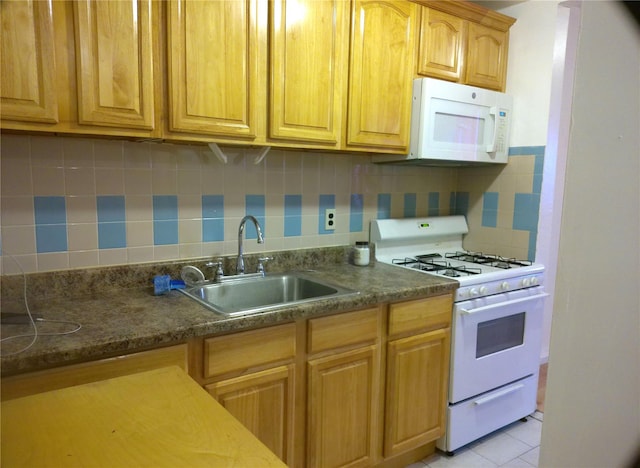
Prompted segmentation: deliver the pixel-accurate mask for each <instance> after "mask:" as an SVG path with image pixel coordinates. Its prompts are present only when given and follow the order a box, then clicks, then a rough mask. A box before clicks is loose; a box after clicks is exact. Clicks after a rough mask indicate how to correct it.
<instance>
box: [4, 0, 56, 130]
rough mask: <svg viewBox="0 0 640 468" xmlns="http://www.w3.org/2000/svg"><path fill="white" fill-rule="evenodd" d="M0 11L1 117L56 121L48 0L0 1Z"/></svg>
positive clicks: (15, 119)
mask: <svg viewBox="0 0 640 468" xmlns="http://www.w3.org/2000/svg"><path fill="white" fill-rule="evenodd" d="M0 13H2V30H1V31H0V34H1V36H0V37H1V39H2V42H1V45H0V47H1V52H2V60H0V66H1V68H2V70H1V72H2V75H1V76H2V87H1V96H0V98H1V101H0V103H1V105H2V119H3V120H4V119H8V120H14V121H18V122H44V123H56V122H57V121H58V99H57V94H56V89H55V65H56V64H55V50H54V47H53V44H54V42H53V12H52V5H51V0H48V1H44V0H43V1H39V2H2V3H0ZM27 51H29V53H26V52H27ZM3 126H4V125H3Z"/></svg>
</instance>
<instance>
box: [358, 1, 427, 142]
mask: <svg viewBox="0 0 640 468" xmlns="http://www.w3.org/2000/svg"><path fill="white" fill-rule="evenodd" d="M417 11H418V7H417V5H415V4H413V3H410V2H400V1H369V0H356V1H354V2H353V4H352V12H351V57H350V69H349V98H348V109H347V119H348V120H347V125H346V127H347V131H346V139H347V141H346V145H347V147H350V146H353V147H358V146H360V147H369V148H375V149H377V150H380V149H382V150H383V151H394V150H397V151H398V152H406V151H407V149H408V147H409V127H410V125H411V123H410V120H411V96H412V89H413V88H412V83H413V71H414V68H415V60H414V56H415V45H416V25H417V18H416V12H417Z"/></svg>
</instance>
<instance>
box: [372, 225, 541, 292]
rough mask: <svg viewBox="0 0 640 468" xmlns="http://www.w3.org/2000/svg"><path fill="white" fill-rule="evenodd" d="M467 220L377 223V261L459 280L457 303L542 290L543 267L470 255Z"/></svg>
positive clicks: (489, 256) (476, 254)
mask: <svg viewBox="0 0 640 468" xmlns="http://www.w3.org/2000/svg"><path fill="white" fill-rule="evenodd" d="M467 232H468V227H467V223H466V219H465V218H464V216H441V217H429V218H405V219H386V220H374V221H372V222H371V242H372V243H374V244H375V252H376V254H375V255H376V260H378V261H379V262H383V263H389V264H392V265H397V266H399V267H403V268H410V269H414V270H416V271H420V272H423V273H428V274H434V275H438V276H446V277H449V278H452V279H455V280H457V281H458V282H459V283H460V288H459V289H458V292H457V294H456V296H457V299H460V300H462V299H465V298H469V297H482V296H485V295H491V294H497V293H501V292H508V291H512V290H516V289H522V288H527V287H532V286H537V285H539V284H541V283H542V279H543V272H544V267H543V266H542V265H540V264H536V263H533V262H530V261H528V260H520V259H515V258H506V257H502V256H500V255H493V254H485V253H481V252H470V251H467V250H465V249H464V248H463V247H462V240H463V236H464V234H466V233H467Z"/></svg>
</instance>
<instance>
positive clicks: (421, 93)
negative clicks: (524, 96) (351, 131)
mask: <svg viewBox="0 0 640 468" xmlns="http://www.w3.org/2000/svg"><path fill="white" fill-rule="evenodd" d="M512 108H513V99H512V97H511V96H509V95H507V94H504V93H499V92H497V91H491V90H488V89H484V88H476V87H473V86H467V85H461V84H458V83H450V82H448V81H442V80H436V79H433V78H419V79H416V80H414V81H413V102H412V108H411V137H410V145H409V154H407V155H385V156H374V162H378V163H386V162H388V163H396V164H397V163H402V164H414V165H465V164H488V163H499V164H506V163H507V159H508V154H509V131H510V127H511V111H512Z"/></svg>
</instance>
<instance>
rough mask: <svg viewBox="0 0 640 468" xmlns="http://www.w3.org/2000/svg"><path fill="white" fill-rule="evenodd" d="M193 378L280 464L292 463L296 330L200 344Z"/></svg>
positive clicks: (276, 330) (267, 330)
mask: <svg viewBox="0 0 640 468" xmlns="http://www.w3.org/2000/svg"><path fill="white" fill-rule="evenodd" d="M193 348H194V350H195V354H196V356H195V358H194V360H195V361H196V362H199V363H201V364H200V365H199V366H198V367H199V369H195V372H194V373H192V375H195V377H196V380H199V381H201V382H202V383H203V384H204V388H205V389H206V390H207V391H208V392H209V393H210V394H211V395H212V396H213V397H214V398H215V399H216V400H217V401H218V402H219V403H220V404H221V405H222V406H223V407H224V408H225V409H226V410H227V411H229V413H231V414H232V415H233V416H234V417H235V418H237V419H238V420H239V421H240V422H241V423H243V424H244V425H245V427H246V428H247V429H249V430H250V431H251V432H252V433H253V434H254V435H255V436H256V437H257V438H258V439H259V440H260V441H261V442H262V443H263V444H265V445H266V446H267V447H268V448H269V449H270V450H271V451H272V452H273V453H275V454H276V455H277V456H278V457H279V458H280V459H281V460H282V461H284V462H285V463H287V464H289V465H290V466H292V465H293V464H294V463H293V458H294V435H295V433H296V427H295V409H294V406H295V385H296V370H297V369H296V364H295V360H294V358H295V356H296V324H294V323H287V324H284V325H275V326H272V327H267V328H261V329H258V330H249V331H243V332H239V333H234V334H231V335H224V336H217V337H212V338H206V339H204V340H202V339H200V340H197V341H196V342H195V344H194V346H193Z"/></svg>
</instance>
